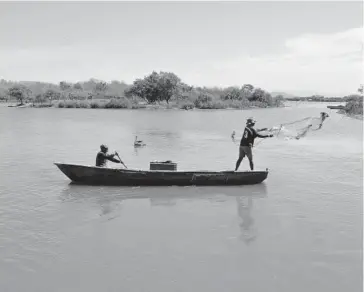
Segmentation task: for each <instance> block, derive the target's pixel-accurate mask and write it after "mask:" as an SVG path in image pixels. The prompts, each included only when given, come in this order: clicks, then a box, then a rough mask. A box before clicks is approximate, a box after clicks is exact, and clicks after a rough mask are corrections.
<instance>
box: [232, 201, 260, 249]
mask: <svg viewBox="0 0 364 292" xmlns="http://www.w3.org/2000/svg"><path fill="white" fill-rule="evenodd" d="M236 205H237V207H238V215H239V217H240V218H241V222H240V223H239V227H240V232H241V236H240V238H241V239H242V240H243V241H244V242H245V243H247V244H249V243H251V242H252V241H254V240H255V238H256V233H255V230H254V219H253V217H252V215H251V209H252V207H253V196H248V197H237V198H236Z"/></svg>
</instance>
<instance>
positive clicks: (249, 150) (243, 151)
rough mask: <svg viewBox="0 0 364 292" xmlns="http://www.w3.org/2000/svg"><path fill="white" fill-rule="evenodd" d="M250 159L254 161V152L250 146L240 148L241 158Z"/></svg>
mask: <svg viewBox="0 0 364 292" xmlns="http://www.w3.org/2000/svg"><path fill="white" fill-rule="evenodd" d="M245 156H247V157H248V159H249V160H253V152H252V148H251V147H250V146H240V147H239V158H244V157H245Z"/></svg>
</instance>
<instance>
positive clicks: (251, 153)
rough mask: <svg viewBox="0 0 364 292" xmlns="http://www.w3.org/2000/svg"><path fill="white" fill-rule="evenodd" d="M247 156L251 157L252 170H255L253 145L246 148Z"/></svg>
mask: <svg viewBox="0 0 364 292" xmlns="http://www.w3.org/2000/svg"><path fill="white" fill-rule="evenodd" d="M246 156H247V157H248V159H249V165H250V170H254V162H253V151H252V148H251V147H249V148H248V149H247V150H246Z"/></svg>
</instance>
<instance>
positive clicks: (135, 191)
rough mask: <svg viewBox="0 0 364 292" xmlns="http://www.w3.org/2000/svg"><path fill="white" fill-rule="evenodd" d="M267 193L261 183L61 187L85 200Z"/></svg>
mask: <svg viewBox="0 0 364 292" xmlns="http://www.w3.org/2000/svg"><path fill="white" fill-rule="evenodd" d="M266 195H267V188H266V185H265V184H257V185H248V186H231V187H228V188H226V187H223V186H207V187H198V186H187V187H173V186H172V187H134V188H130V187H114V186H108V187H93V186H84V185H78V184H74V183H70V184H69V185H68V187H67V188H66V189H65V190H63V191H62V197H63V198H64V199H66V198H69V199H72V200H87V199H92V198H104V197H110V198H112V199H114V200H117V201H125V200H133V199H153V200H154V202H156V201H158V200H159V201H161V202H162V201H164V202H165V201H170V200H176V201H178V200H182V199H197V200H198V199H209V198H216V197H221V196H229V197H254V198H261V197H265V196H266Z"/></svg>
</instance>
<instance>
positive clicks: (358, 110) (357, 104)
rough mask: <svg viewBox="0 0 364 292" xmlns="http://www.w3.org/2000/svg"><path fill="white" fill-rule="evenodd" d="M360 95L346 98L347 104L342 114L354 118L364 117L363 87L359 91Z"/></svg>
mask: <svg viewBox="0 0 364 292" xmlns="http://www.w3.org/2000/svg"><path fill="white" fill-rule="evenodd" d="M358 92H359V94H354V95H349V96H347V97H346V104H345V107H344V109H343V110H341V112H342V113H345V114H347V115H352V116H363V85H361V86H360V87H359V89H358Z"/></svg>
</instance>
